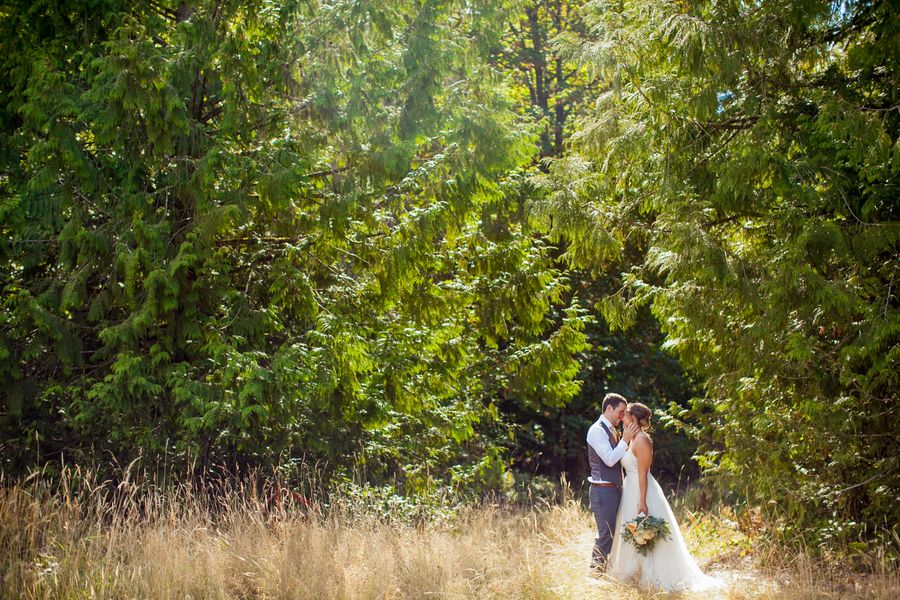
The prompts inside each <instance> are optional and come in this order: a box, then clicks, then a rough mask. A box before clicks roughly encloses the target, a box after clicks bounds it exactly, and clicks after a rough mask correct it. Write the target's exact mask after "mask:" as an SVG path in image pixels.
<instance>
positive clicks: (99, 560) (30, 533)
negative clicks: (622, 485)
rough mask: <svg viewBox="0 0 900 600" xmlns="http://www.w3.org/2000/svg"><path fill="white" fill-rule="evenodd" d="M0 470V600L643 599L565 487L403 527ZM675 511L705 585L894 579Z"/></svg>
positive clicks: (881, 591)
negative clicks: (824, 565)
mask: <svg viewBox="0 0 900 600" xmlns="http://www.w3.org/2000/svg"><path fill="white" fill-rule="evenodd" d="M2 483H3V482H2V481H0V565H2V570H0V586H2V589H3V590H4V592H5V593H4V595H3V597H4V598H28V599H31V598H42V599H43V598H66V599H69V598H71V599H75V598H78V599H81V598H154V599H156V598H159V599H166V598H172V599H176V598H177V599H179V600H182V599H185V598H194V599H200V598H223V599H225V598H228V599H231V598H265V599H289V598H290V599H294V598H314V599H332V598H333V599H348V600H349V599H365V598H373V599H374V598H379V599H400V598H498V599H501V598H509V599H523V598H548V599H549V598H573V599H580V598H585V599H586V598H598V597H604V596H608V595H610V594H613V595H615V596H616V597H618V598H622V599H632V598H647V597H657V596H654V595H652V594H648V593H646V592H641V591H640V590H636V589H633V588H629V587H627V586H620V585H617V584H615V583H613V582H611V581H607V580H603V579H599V580H598V579H593V578H591V577H590V576H589V574H588V569H587V561H588V556H589V554H590V548H591V545H592V543H593V530H592V528H593V524H592V519H591V516H590V514H589V513H588V512H587V511H586V510H585V509H584V508H583V507H582V506H580V505H579V504H578V503H577V502H574V501H572V500H567V501H564V502H563V503H561V504H560V505H557V506H543V507H540V508H535V509H532V510H523V509H501V508H499V507H496V506H483V507H479V508H470V509H462V510H460V511H459V512H457V513H456V514H455V516H454V517H453V518H452V519H449V520H445V521H442V522H438V521H434V522H429V523H425V524H419V525H410V524H398V523H391V522H388V521H386V520H385V519H383V518H381V519H379V518H375V517H373V516H371V515H367V514H366V512H365V511H364V510H363V511H360V510H358V508H354V507H352V506H348V505H336V506H335V505H333V506H332V507H331V508H330V509H329V510H328V514H326V515H322V514H315V515H311V516H309V517H307V516H304V515H303V514H302V513H300V512H299V511H293V510H287V509H286V510H274V511H273V510H271V507H270V506H268V505H267V503H265V502H263V501H262V500H260V498H262V497H264V496H265V495H264V494H261V493H258V491H256V490H230V491H226V492H225V493H220V494H218V495H216V496H215V497H213V496H210V495H205V494H201V493H196V492H191V491H190V490H189V489H188V488H186V487H182V488H179V489H177V490H174V491H169V492H166V493H152V492H151V493H147V492H142V493H140V494H138V492H137V488H136V487H134V486H132V485H130V484H129V483H128V482H127V481H126V482H125V483H123V484H121V485H120V486H118V488H117V489H116V491H115V493H113V494H109V493H106V494H104V489H108V486H107V487H106V488H104V486H90V485H81V486H80V487H79V489H78V490H77V491H73V490H72V489H70V487H69V485H68V483H66V482H64V484H63V486H62V488H60V489H55V490H54V491H53V492H51V491H50V490H49V489H48V488H47V487H46V486H44V485H42V484H40V483H36V482H34V481H32V482H29V483H27V484H25V485H2ZM685 515H686V516H685V519H684V520H685V523H684V531H685V533H686V537H687V539H688V541H689V543H690V545H691V547H692V550H693V551H694V552H695V555H696V556H697V558H698V560H699V562H700V563H701V564H702V565H704V568H705V569H706V570H707V571H709V572H712V573H713V574H714V575H716V576H718V577H721V578H723V579H725V580H727V581H728V582H729V591H728V592H726V593H724V594H721V595H720V596H719V597H722V598H732V599H737V598H785V597H786V598H792V599H796V600H800V599H805V598H823V597H831V598H847V597H851V596H853V597H858V598H889V597H894V596H896V595H897V593H898V592H900V582H898V579H897V576H896V574H893V573H888V572H882V573H880V574H877V575H872V576H868V577H862V576H859V575H853V576H846V575H841V574H837V573H831V574H823V573H822V571H821V570H820V568H819V566H818V565H815V564H814V563H813V562H811V561H810V560H808V559H806V558H804V557H803V556H799V557H795V558H793V559H791V558H785V556H784V555H783V554H781V555H777V553H776V552H775V551H772V550H769V551H767V552H763V551H762V550H760V549H759V548H758V547H756V546H755V545H754V543H753V542H752V540H749V539H748V538H747V537H746V536H745V535H744V534H742V533H741V532H740V530H739V528H738V527H737V526H736V525H735V524H733V523H730V522H729V521H728V519H727V518H718V517H715V518H714V517H709V516H705V517H702V518H699V517H696V516H692V515H691V514H690V513H687V512H686V513H685ZM776 555H777V556H776ZM677 597H683V596H677Z"/></svg>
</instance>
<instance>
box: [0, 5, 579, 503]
mask: <svg viewBox="0 0 900 600" xmlns="http://www.w3.org/2000/svg"><path fill="white" fill-rule="evenodd" d="M503 22H504V12H503V10H502V9H501V8H499V7H495V6H494V4H493V3H483V4H481V3H475V4H472V3H469V2H465V1H459V2H437V1H425V2H405V1H403V2H392V3H386V4H377V3H370V2H358V1H353V0H341V1H337V2H329V3H320V2H314V1H309V2H306V1H302V2H274V1H264V0H258V1H253V2H238V1H231V0H203V1H201V0H198V1H197V2H191V3H179V4H174V3H169V2H165V1H157V0H154V1H148V2H140V3H135V4H132V3H125V2H113V1H106V2H103V1H98V2H95V3H93V4H91V5H86V4H83V3H80V2H70V3H50V2H47V3H36V4H30V3H24V2H23V3H21V4H15V3H13V4H9V3H8V4H7V8H4V9H3V10H2V11H0V28H2V30H3V35H2V40H3V41H2V44H3V45H2V51H3V56H4V63H3V76H2V77H0V80H2V81H4V82H5V83H4V87H3V88H2V90H0V92H2V97H0V110H2V132H0V135H2V140H3V144H2V146H3V147H4V148H5V155H4V157H3V167H2V173H3V176H2V178H0V206H2V208H0V227H2V229H3V231H4V240H5V241H4V242H3V243H2V246H0V253H2V254H0V257H2V258H0V264H2V270H0V285H2V287H3V312H2V317H0V354H2V356H3V357H4V360H3V361H2V366H0V389H3V390H4V392H3V394H4V404H3V411H2V414H0V431H2V432H3V433H2V437H3V446H2V447H3V453H2V460H3V463H2V467H3V468H4V469H5V470H9V471H11V472H21V471H22V470H23V469H25V468H26V467H28V466H30V465H34V464H38V463H39V462H41V461H43V460H47V459H54V460H55V459H56V458H58V456H59V455H60V454H61V453H65V454H66V455H68V456H69V457H71V458H74V459H76V460H92V461H98V460H100V461H103V460H106V459H107V457H109V456H110V455H111V456H113V457H115V458H117V459H118V460H119V461H120V462H122V463H124V462H125V461H128V460H131V459H133V458H135V457H137V456H143V457H145V459H148V460H151V461H152V460H156V458H157V457H158V456H161V455H162V454H163V453H167V454H168V455H169V456H170V457H175V462H176V463H179V462H180V463H181V464H187V463H189V462H196V464H198V466H199V467H200V468H207V467H208V466H210V465H212V464H214V463H217V462H227V463H229V464H238V465H271V464H276V463H277V462H279V461H287V460H289V459H293V458H297V457H300V456H305V457H306V458H307V459H308V460H311V461H312V460H318V459H322V460H324V461H326V462H327V464H328V465H329V468H330V469H332V470H339V471H341V472H347V471H349V470H350V469H357V468H365V469H366V471H367V473H368V474H369V476H370V477H371V478H373V479H381V480H385V481H386V480H393V481H398V482H401V483H405V485H406V486H407V489H410V490H418V489H423V488H425V487H428V486H430V485H432V484H433V481H432V479H433V478H434V477H435V474H436V476H437V477H438V478H442V477H445V476H447V475H448V470H447V467H448V465H450V464H454V463H455V462H456V461H457V460H458V459H460V458H462V459H464V460H468V461H470V462H473V463H475V464H477V463H478V461H480V460H487V461H488V462H492V461H493V462H496V460H497V456H498V455H497V453H496V451H492V450H491V448H490V440H481V439H477V438H473V436H474V434H475V432H476V429H475V427H476V425H477V424H478V422H479V421H480V420H482V419H491V418H492V415H495V414H496V409H495V406H494V404H493V401H494V399H495V398H497V397H498V395H499V394H501V393H503V394H515V395H517V396H518V397H521V398H522V399H523V401H529V402H534V403H536V404H540V403H545V402H546V403H552V404H556V403H561V402H565V401H566V400H567V399H568V398H570V397H571V396H572V395H573V394H574V393H576V392H577V390H578V383H577V382H575V381H574V377H575V374H576V373H577V363H576V362H575V360H574V358H573V355H574V353H576V352H578V351H580V350H582V349H583V348H584V347H585V337H584V333H583V326H584V321H585V319H586V317H585V315H584V314H583V311H582V310H581V309H579V308H578V306H577V305H576V304H574V303H573V304H571V305H569V306H566V305H561V304H560V303H561V302H562V301H563V300H567V299H568V296H564V291H565V290H566V287H567V285H566V281H565V279H564V278H563V277H562V275H561V274H560V273H559V272H558V271H557V270H556V269H555V268H554V267H553V261H552V257H551V256H550V252H549V249H548V247H547V246H546V244H543V243H541V242H540V241H539V240H536V239H535V237H534V236H533V235H531V234H530V232H529V230H528V228H527V227H526V225H525V222H524V219H523V217H522V215H523V202H524V198H525V196H524V194H523V189H524V188H523V182H524V177H523V172H522V171H523V167H524V166H525V165H527V164H528V163H529V162H530V161H531V158H532V153H533V148H534V136H533V135H532V134H531V132H530V131H529V130H528V129H527V128H524V127H522V126H520V125H519V124H517V122H516V121H515V117H514V115H513V114H512V112H511V111H510V110H509V101H508V99H507V89H506V88H505V86H504V81H503V79H502V77H501V76H500V75H499V74H498V73H497V72H496V70H495V69H492V68H491V67H489V66H488V63H487V60H486V56H487V52H488V51H489V49H490V48H492V47H494V46H495V45H496V43H497V40H498V36H499V31H500V25H501V24H502V23H503ZM552 306H557V307H559V308H560V309H564V310H563V313H562V315H561V316H560V317H559V318H557V317H556V316H555V315H553V314H551V312H550V309H551V307H552ZM170 460H171V458H170Z"/></svg>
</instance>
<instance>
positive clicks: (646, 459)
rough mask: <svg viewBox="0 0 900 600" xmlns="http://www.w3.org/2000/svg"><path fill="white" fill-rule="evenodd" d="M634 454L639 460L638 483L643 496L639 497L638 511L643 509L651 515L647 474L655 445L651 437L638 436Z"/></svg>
mask: <svg viewBox="0 0 900 600" xmlns="http://www.w3.org/2000/svg"><path fill="white" fill-rule="evenodd" d="M634 455H635V456H636V457H637V460H638V484H639V485H640V488H641V496H640V498H639V499H638V512H641V511H643V512H644V514H647V515H649V514H650V511H648V510H647V475H648V474H649V473H650V464H651V463H652V462H653V446H652V445H651V444H650V439H649V438H647V436H645V435H641V436H638V438H637V439H636V440H635V441H634Z"/></svg>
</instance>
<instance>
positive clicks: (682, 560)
mask: <svg viewBox="0 0 900 600" xmlns="http://www.w3.org/2000/svg"><path fill="white" fill-rule="evenodd" d="M622 467H623V468H624V469H625V482H624V485H623V486H622V500H621V502H620V503H619V514H618V516H617V517H616V530H615V532H614V537H613V545H612V550H611V552H610V555H609V563H608V567H607V569H606V573H607V574H608V575H609V576H610V577H612V578H614V579H617V580H619V581H623V582H627V581H632V580H638V582H639V585H640V586H641V587H643V588H649V589H656V590H663V591H667V592H672V591H692V592H704V591H711V590H717V589H721V588H723V587H724V585H723V584H722V582H720V581H719V580H717V579H714V578H712V577H709V576H707V575H704V574H703V572H702V571H701V570H700V568H699V567H698V566H697V562H696V561H695V560H694V557H692V556H691V553H690V552H689V551H688V549H687V545H686V544H685V543H684V538H683V537H682V535H681V530H680V529H679V528H678V523H677V522H676V521H675V515H674V514H672V509H671V508H670V507H669V502H668V501H667V500H666V496H665V494H663V491H662V488H661V487H659V484H658V483H657V482H656V479H654V478H653V476H652V475H651V474H649V473H647V510H649V511H650V514H651V515H652V516H654V517H662V518H664V519H665V520H666V521H668V522H669V529H670V530H671V531H672V535H670V536H669V539H667V540H663V541H660V542H657V543H656V546H655V547H654V548H653V550H651V551H650V552H648V553H647V556H641V555H640V554H639V553H638V552H637V550H635V548H634V546H632V545H631V544H630V543H627V542H625V541H624V540H623V539H622V535H621V533H622V524H623V523H627V522H628V521H631V520H632V519H634V518H635V517H637V515H638V501H639V500H640V497H641V488H640V483H639V482H638V460H637V457H636V456H635V455H634V453H633V452H632V451H631V448H628V450H626V451H625V455H624V456H623V457H622Z"/></svg>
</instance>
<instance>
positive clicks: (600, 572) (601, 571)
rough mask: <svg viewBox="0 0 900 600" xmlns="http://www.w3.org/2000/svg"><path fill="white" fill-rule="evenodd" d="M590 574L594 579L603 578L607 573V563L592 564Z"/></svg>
mask: <svg viewBox="0 0 900 600" xmlns="http://www.w3.org/2000/svg"><path fill="white" fill-rule="evenodd" d="M588 575H589V576H590V577H593V578H594V579H603V576H604V575H606V563H605V562H603V563H594V564H592V565H591V568H590V571H589V573H588Z"/></svg>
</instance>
